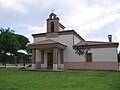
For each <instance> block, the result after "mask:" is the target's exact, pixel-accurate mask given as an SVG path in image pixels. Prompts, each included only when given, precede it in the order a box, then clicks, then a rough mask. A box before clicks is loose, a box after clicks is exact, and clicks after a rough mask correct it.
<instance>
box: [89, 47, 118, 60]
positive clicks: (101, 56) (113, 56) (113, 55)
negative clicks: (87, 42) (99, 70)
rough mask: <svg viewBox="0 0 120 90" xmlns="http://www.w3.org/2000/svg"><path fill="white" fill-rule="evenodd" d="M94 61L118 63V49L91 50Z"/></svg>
mask: <svg viewBox="0 0 120 90" xmlns="http://www.w3.org/2000/svg"><path fill="white" fill-rule="evenodd" d="M91 52H92V59H93V61H97V62H117V49H116V48H97V49H91Z"/></svg>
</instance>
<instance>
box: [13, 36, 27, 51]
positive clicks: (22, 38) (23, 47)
mask: <svg viewBox="0 0 120 90" xmlns="http://www.w3.org/2000/svg"><path fill="white" fill-rule="evenodd" d="M15 36H16V37H17V40H18V41H19V43H20V45H21V46H20V48H19V50H27V46H26V44H27V43H29V39H28V38H26V37H25V36H23V35H19V34H16V35H15Z"/></svg>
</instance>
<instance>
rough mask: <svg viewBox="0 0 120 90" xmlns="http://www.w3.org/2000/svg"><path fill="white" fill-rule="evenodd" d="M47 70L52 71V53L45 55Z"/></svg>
mask: <svg viewBox="0 0 120 90" xmlns="http://www.w3.org/2000/svg"><path fill="white" fill-rule="evenodd" d="M47 60H48V62H47V68H48V69H53V53H48V54H47Z"/></svg>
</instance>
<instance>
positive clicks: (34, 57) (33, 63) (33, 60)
mask: <svg viewBox="0 0 120 90" xmlns="http://www.w3.org/2000/svg"><path fill="white" fill-rule="evenodd" d="M35 60H36V49H32V68H33V69H35V63H36V61H35Z"/></svg>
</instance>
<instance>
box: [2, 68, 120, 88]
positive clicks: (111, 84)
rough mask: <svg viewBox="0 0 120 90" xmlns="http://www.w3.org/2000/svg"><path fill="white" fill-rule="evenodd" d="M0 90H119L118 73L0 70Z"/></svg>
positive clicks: (119, 78)
mask: <svg viewBox="0 0 120 90" xmlns="http://www.w3.org/2000/svg"><path fill="white" fill-rule="evenodd" d="M0 90H120V72H117V71H116V72H115V71H73V70H67V71H64V72H35V71H20V70H18V69H0Z"/></svg>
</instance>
